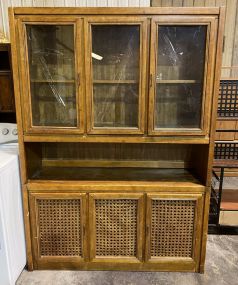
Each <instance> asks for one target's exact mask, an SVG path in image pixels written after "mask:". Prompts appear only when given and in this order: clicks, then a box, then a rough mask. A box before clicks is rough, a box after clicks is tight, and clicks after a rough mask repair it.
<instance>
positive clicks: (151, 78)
mask: <svg viewBox="0 0 238 285" xmlns="http://www.w3.org/2000/svg"><path fill="white" fill-rule="evenodd" d="M152 80H153V77H152V74H150V87H152V83H153V82H152Z"/></svg>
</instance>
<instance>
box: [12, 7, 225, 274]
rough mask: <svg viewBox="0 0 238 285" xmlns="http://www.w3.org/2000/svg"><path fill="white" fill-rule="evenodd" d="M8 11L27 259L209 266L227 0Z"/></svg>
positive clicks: (108, 266) (151, 267)
mask: <svg viewBox="0 0 238 285" xmlns="http://www.w3.org/2000/svg"><path fill="white" fill-rule="evenodd" d="M9 17H10V24H11V25H10V27H11V41H12V46H13V48H12V59H13V71H14V88H15V94H16V96H15V99H16V106H17V118H18V129H19V147H20V160H21V178H22V193H23V203H24V215H25V228H26V240H27V254H28V269H29V270H33V269H50V268H54V269H82V270H140V271H191V272H203V270H204V261H205V251H206V236H207V223H208V212H209V197H210V180H211V163H212V157H213V147H214V143H213V140H214V130H215V124H214V122H215V118H216V105H217V91H218V88H219V74H220V72H219V70H220V65H221V50H222V37H223V22H224V10H223V8H146V9H144V8H116V9H114V8H73V9H71V8H12V9H10V10H9Z"/></svg>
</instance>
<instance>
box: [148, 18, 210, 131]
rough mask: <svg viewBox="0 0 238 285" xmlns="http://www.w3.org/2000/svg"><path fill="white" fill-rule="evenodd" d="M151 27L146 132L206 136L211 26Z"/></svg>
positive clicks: (159, 25)
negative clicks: (148, 101) (149, 86)
mask: <svg viewBox="0 0 238 285" xmlns="http://www.w3.org/2000/svg"><path fill="white" fill-rule="evenodd" d="M153 25H154V27H153V35H154V37H153V46H152V50H151V53H154V54H153V56H152V60H153V61H154V62H152V61H151V78H150V80H151V82H150V84H151V90H150V96H151V101H150V103H151V104H150V111H149V133H151V134H161V135H167V134H168V135H169V134H171V135H176V134H178V135H181V134H182V135H183V134H185V135H186V134H188V135H193V134H194V135H205V134H206V124H207V122H208V118H206V116H208V114H206V113H205V105H206V100H209V94H208V91H207V90H208V89H206V88H207V87H208V86H209V84H210V83H209V82H208V80H207V78H206V71H207V68H208V63H209V57H208V50H209V36H210V30H211V29H210V25H209V24H204V23H201V24H197V25H195V24H194V23H189V22H186V23H183V19H181V23H180V22H179V21H178V22H177V23H176V24H171V23H169V24H167V23H156V22H154V23H153ZM209 52H211V53H212V51H211V50H209Z"/></svg>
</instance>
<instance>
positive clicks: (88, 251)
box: [29, 185, 204, 272]
mask: <svg viewBox="0 0 238 285" xmlns="http://www.w3.org/2000/svg"><path fill="white" fill-rule="evenodd" d="M44 187H47V186H44V185H41V188H42V189H41V191H37V192H30V193H29V205H30V222H31V248H32V259H33V266H31V264H29V269H33V270H37V269H44V270H45V269H67V270H123V271H124V270H125V271H178V272H199V271H200V268H203V267H202V265H203V264H202V262H201V249H202V248H201V241H202V236H203V231H202V224H203V205H204V191H199V190H200V188H195V190H197V191H196V192H195V191H194V192H192V191H191V192H190V193H186V192H185V191H184V189H183V188H182V187H181V191H179V190H180V189H173V188H171V189H170V192H169V191H167V192H165V191H163V189H161V190H160V189H158V191H157V192H150V191H144V192H143V191H142V190H140V191H138V192H136V193H132V192H130V191H128V192H126V193H125V192H124V193H123V192H117V193H115V192H113V191H112V192H103V193H102V192H97V188H96V187H95V190H94V191H91V192H87V193H86V192H81V191H77V189H75V191H74V192H67V191H66V190H64V191H60V189H57V188H56V189H55V191H52V190H51V191H43V190H44ZM159 190H160V191H159ZM172 190H174V191H172ZM202 190H204V189H202Z"/></svg>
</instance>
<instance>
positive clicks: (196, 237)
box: [145, 192, 204, 271]
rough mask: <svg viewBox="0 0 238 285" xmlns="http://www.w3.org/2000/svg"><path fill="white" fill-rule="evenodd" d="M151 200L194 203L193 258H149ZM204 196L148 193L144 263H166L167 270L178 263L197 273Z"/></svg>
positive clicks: (196, 194) (197, 194)
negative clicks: (190, 267)
mask: <svg viewBox="0 0 238 285" xmlns="http://www.w3.org/2000/svg"><path fill="white" fill-rule="evenodd" d="M152 200H170V201H176V200H187V201H195V202H196V206H195V218H194V234H193V256H192V257H191V258H188V257H153V258H152V257H151V256H150V237H151V203H152ZM203 203H204V194H202V193H200V194H199V193H190V194H185V193H178V192H175V193H166V192H164V193H153V194H151V193H148V194H147V201H146V238H145V239H146V242H145V262H146V263H149V264H158V265H159V264H164V263H166V262H167V264H168V268H169V267H170V266H172V267H173V266H174V265H176V264H178V263H184V267H186V266H192V267H193V269H194V270H196V271H198V269H199V265H200V263H199V262H200V251H201V238H202V217H203Z"/></svg>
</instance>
